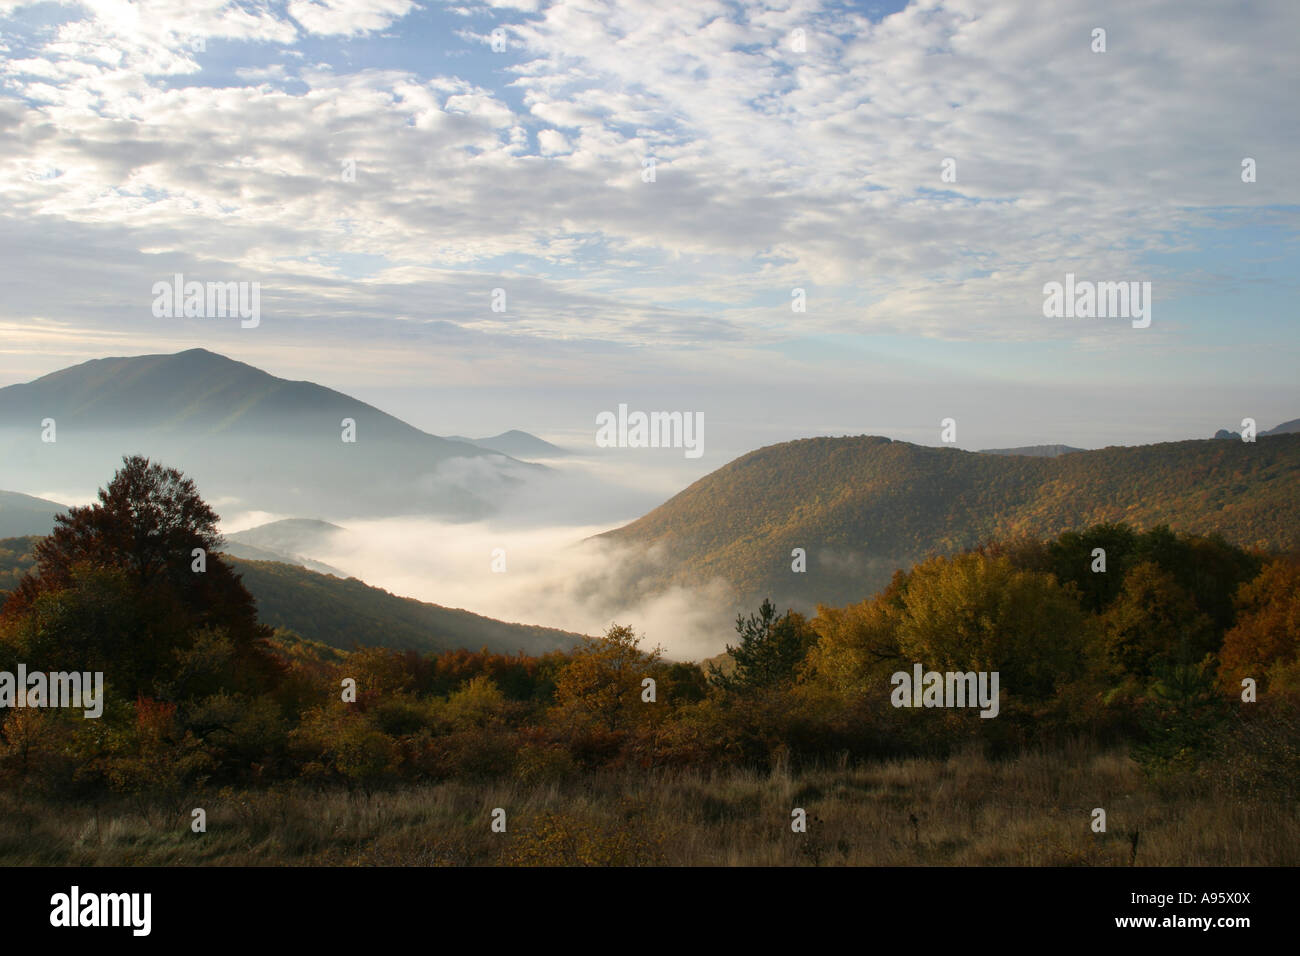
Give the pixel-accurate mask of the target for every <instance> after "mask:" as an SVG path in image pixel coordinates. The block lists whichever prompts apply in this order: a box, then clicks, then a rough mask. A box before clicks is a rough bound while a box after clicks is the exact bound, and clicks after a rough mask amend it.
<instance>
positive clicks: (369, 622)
mask: <svg viewBox="0 0 1300 956" xmlns="http://www.w3.org/2000/svg"><path fill="white" fill-rule="evenodd" d="M231 564H233V565H234V567H235V570H236V571H238V572H239V573H240V575H241V576H242V577H243V581H244V587H246V588H248V590H249V592H250V593H251V594H252V595H253V597H255V598H256V599H257V616H258V618H260V619H261V621H262V622H263V623H265V624H269V625H271V626H272V627H286V628H289V629H290V630H292V631H295V632H297V633H298V634H301V635H302V636H303V637H306V638H310V639H311V640H315V641H320V642H321V643H323V644H328V645H330V646H331V647H338V648H342V649H344V650H350V649H351V648H352V647H353V645H354V644H356V645H360V646H362V647H395V648H401V649H403V650H415V651H420V652H422V653H424V652H429V651H446V650H454V649H456V648H467V649H469V650H475V651H476V650H478V649H480V648H482V647H486V648H487V649H488V650H490V651H495V652H497V653H500V654H514V653H516V652H518V651H523V652H524V653H526V654H545V653H547V652H548V651H554V650H567V649H569V648H571V647H573V646H574V645H576V644H577V643H578V641H579V639H580V636H579V635H577V634H573V633H570V632H568V631H561V630H557V629H555V628H550V627H538V626H535V625H531V624H510V623H506V622H505V621H498V620H494V619H493V618H490V617H483V616H482V615H480V614H474V613H472V612H470V611H463V610H460V609H458V608H449V607H442V606H441V605H438V604H426V603H424V602H423V601H417V600H415V599H414V598H405V597H398V596H397V595H395V594H390V593H389V592H387V591H385V590H383V589H382V588H376V587H371V586H370V585H368V584H366V583H364V582H363V581H359V580H357V579H356V578H346V579H343V578H337V577H330V576H328V575H324V574H317V573H315V572H314V571H308V570H307V569H305V568H300V567H295V566H293V565H288V564H276V563H272V562H268V561H246V560H243V559H239V558H232V559H231Z"/></svg>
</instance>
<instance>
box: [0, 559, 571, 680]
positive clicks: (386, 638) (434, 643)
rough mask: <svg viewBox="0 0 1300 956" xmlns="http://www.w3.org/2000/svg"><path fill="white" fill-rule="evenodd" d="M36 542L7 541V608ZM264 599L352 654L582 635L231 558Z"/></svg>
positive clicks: (279, 619)
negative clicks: (359, 648)
mask: <svg viewBox="0 0 1300 956" xmlns="http://www.w3.org/2000/svg"><path fill="white" fill-rule="evenodd" d="M38 540H39V538H37V537H35V536H30V537H20V538H8V539H0V604H2V603H3V601H4V596H5V593H6V592H7V591H8V590H9V589H11V588H12V587H13V586H14V585H16V584H17V583H18V579H19V578H20V577H21V576H22V574H23V573H24V572H25V571H27V570H29V569H30V568H32V567H33V566H34V564H35V559H34V558H33V556H32V548H33V547H35V545H36V542H37V541H38ZM227 560H229V561H230V563H231V564H232V565H233V566H234V568H235V569H236V570H237V571H238V572H239V573H240V575H241V576H242V578H243V582H244V586H245V587H247V588H248V590H249V592H250V593H251V594H252V595H253V597H254V598H256V599H257V613H258V617H259V618H260V619H261V620H262V622H263V623H265V624H269V625H271V626H272V627H283V628H288V629H289V630H291V631H294V632H296V633H297V634H299V635H300V636H302V637H304V638H307V639H308V640H311V641H319V642H321V643H322V644H328V645H329V646H331V647H336V648H341V649H343V650H351V649H352V647H353V646H354V645H360V646H362V647H393V648H400V649H402V650H414V651H419V652H421V653H425V652H430V651H445V650H453V649H456V648H466V649H468V650H475V651H476V650H479V649H480V648H482V647H487V648H488V650H491V651H496V652H498V653H502V654H514V653H516V652H517V651H520V650H522V651H524V652H525V653H527V654H544V653H546V652H548V651H553V650H562V649H567V648H570V647H572V646H574V645H575V644H576V643H577V642H578V641H579V635H577V634H572V633H570V632H568V631H560V630H556V629H554V628H549V627H537V626H534V625H531V624H509V623H506V622H505V621H497V620H494V619H492V618H490V617H483V616H482V615H479V614H473V613H471V612H469V611H462V610H459V609H457V608H448V607H442V606H440V605H437V604H425V603H424V602H422V601H416V600H414V599H412V598H404V597H398V596H397V595H395V594H390V593H388V592H387V591H384V590H382V589H381V588H375V587H371V586H370V585H368V584H365V583H363V582H362V581H358V580H357V579H356V578H347V579H343V578H338V577H329V576H328V575H324V574H317V573H315V572H313V571H308V570H306V569H305V568H300V567H295V566H292V565H288V564H277V563H272V562H268V561H247V560H243V559H240V558H234V557H232V556H229V555H228V556H227Z"/></svg>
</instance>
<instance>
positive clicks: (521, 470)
mask: <svg viewBox="0 0 1300 956" xmlns="http://www.w3.org/2000/svg"><path fill="white" fill-rule="evenodd" d="M345 420H347V421H350V422H352V423H355V427H354V430H353V431H352V432H351V433H350V434H349V432H348V429H346V428H345V426H344V424H343V423H344V421H345ZM51 422H52V425H51V424H50V423H51ZM51 429H53V430H52V432H51ZM352 437H354V438H355V441H349V440H346V439H348V438H352ZM43 438H45V439H46V440H42V439H43ZM49 438H53V439H54V440H53V441H49V440H48V439H49ZM126 454H145V455H148V456H150V457H151V458H155V459H157V460H160V461H163V462H164V463H166V464H168V465H172V466H174V467H177V468H180V469H181V470H182V471H184V472H185V473H186V474H187V475H189V476H190V477H192V478H194V479H195V481H196V482H197V483H198V485H199V488H200V491H201V492H202V493H203V494H204V496H205V497H207V498H209V500H214V499H215V500H218V501H222V502H231V503H235V504H242V505H244V506H246V507H249V508H257V509H259V510H268V511H280V512H286V511H287V512H299V513H301V512H303V511H308V512H314V513H317V514H329V515H337V516H340V517H346V516H354V515H355V516H366V515H380V514H385V515H393V514H422V515H432V516H438V517H446V518H451V519H457V520H468V519H472V518H478V517H483V516H485V515H487V514H490V513H491V512H492V511H493V510H495V508H496V505H497V502H499V500H500V498H501V496H502V495H503V494H505V493H507V492H509V491H510V490H511V489H512V488H514V487H516V486H518V485H520V484H521V483H522V482H523V481H524V480H525V479H527V478H528V477H529V476H531V475H534V474H536V473H538V472H539V471H541V470H544V469H542V466H540V465H534V464H528V463H525V462H520V461H516V460H515V459H513V458H510V457H508V456H506V455H503V454H502V453H500V452H494V451H490V450H488V449H486V448H480V447H478V446H476V445H472V444H468V443H466V442H458V441H452V440H449V439H446V438H439V437H437V436H435V435H430V434H428V433H426V432H423V431H420V430H419V429H418V428H415V427H413V426H411V425H408V424H407V423H406V422H403V421H401V420H400V419H398V418H395V417H393V416H392V415H389V414H387V413H385V412H382V411H380V410H379V409H377V408H375V407H374V406H371V405H367V404H366V403H365V402H361V401H358V400H357V399H354V398H352V397H350V396H348V395H345V394H343V393H341V392H337V391H334V390H333V389H329V388H325V387H323V386H321V385H316V384H313V383H311V382H294V381H289V380H287V379H282V378H277V377H275V376H274V375H270V374H268V373H266V372H264V371H261V370H260V369H257V368H254V367H253V366H251V365H246V364H244V363H243V362H236V361H234V360H232V359H229V358H226V357H224V356H221V355H217V354H215V353H213V352H209V351H207V350H205V349H191V350H189V351H186V352H178V353H176V354H174V355H142V356H136V357H133V358H106V359H95V360H92V361H89V362H84V363H82V364H81V365H76V366H72V367H71V368H66V369H62V370H60V371H58V372H52V373H50V374H49V375H45V376H43V377H41V378H38V379H36V380H35V381H32V382H27V383H25V384H21V385H10V386H8V387H7V388H0V487H4V486H8V487H14V486H16V485H18V484H19V483H20V482H21V484H22V485H23V486H25V487H28V488H31V487H60V488H69V487H81V486H84V487H85V488H87V489H93V488H97V487H99V486H100V485H102V484H103V482H104V481H105V480H106V478H107V476H109V475H111V474H112V473H113V471H114V470H115V469H116V467H117V465H118V464H119V463H120V461H121V458H122V456H123V455H126ZM223 507H226V505H224V504H223Z"/></svg>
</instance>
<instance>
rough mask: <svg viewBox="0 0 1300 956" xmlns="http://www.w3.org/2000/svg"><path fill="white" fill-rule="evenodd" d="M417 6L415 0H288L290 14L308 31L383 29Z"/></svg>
mask: <svg viewBox="0 0 1300 956" xmlns="http://www.w3.org/2000/svg"><path fill="white" fill-rule="evenodd" d="M415 6H416V4H415V2H414V0H289V7H288V9H289V16H291V17H293V18H294V19H295V20H297V21H298V22H299V23H300V24H302V26H303V28H304V29H305V30H307V31H309V32H311V33H319V34H323V35H334V36H356V35H357V34H361V33H370V32H372V31H375V30H382V29H384V28H385V27H387V26H389V25H390V24H392V23H394V22H395V21H397V20H400V19H401V18H402V17H404V16H406V15H407V14H408V13H409V12H410V11H411V10H412V9H414V8H415Z"/></svg>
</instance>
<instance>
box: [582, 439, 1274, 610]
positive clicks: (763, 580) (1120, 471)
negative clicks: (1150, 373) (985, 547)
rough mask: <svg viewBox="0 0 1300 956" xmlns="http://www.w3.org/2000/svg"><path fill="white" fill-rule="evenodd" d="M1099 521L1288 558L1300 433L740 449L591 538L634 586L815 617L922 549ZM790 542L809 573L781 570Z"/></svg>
mask: <svg viewBox="0 0 1300 956" xmlns="http://www.w3.org/2000/svg"><path fill="white" fill-rule="evenodd" d="M1103 521H1126V522H1129V523H1131V524H1133V525H1135V526H1138V527H1143V528H1145V527H1151V526H1154V525H1157V524H1168V525H1170V526H1171V527H1172V528H1174V529H1175V530H1181V531H1186V532H1191V533H1197V534H1210V533H1218V534H1221V535H1223V536H1224V537H1225V538H1226V539H1228V540H1229V541H1230V542H1232V543H1235V544H1239V545H1243V546H1250V547H1262V548H1276V549H1283V550H1295V549H1298V548H1300V435H1294V434H1284V435H1276V436H1271V437H1268V438H1265V439H1263V440H1260V441H1258V442H1254V443H1243V442H1235V443H1234V442H1224V441H1214V440H1210V439H1205V440H1197V441H1182V442H1166V443H1163V444H1158V445H1143V446H1136V447H1110V448H1103V449H1098V450H1095V451H1079V452H1071V453H1070V454H1063V455H1059V456H1057V457H1050V458H1049V457H1032V456H1025V455H988V454H979V453H975V452H967V451H960V450H958V449H955V448H931V447H924V446H920V445H912V444H909V443H906V442H895V441H891V440H890V439H888V438H881V437H876V436H859V437H855V438H807V439H802V440H799V441H792V442H785V443H783V444H778V445H770V446H768V447H766V448H761V449H758V450H757V451H754V452H750V453H749V454H747V455H743V456H742V457H740V458H738V459H736V460H735V461H732V462H731V463H730V464H728V465H725V466H723V467H722V468H720V469H718V470H717V471H714V472H712V473H711V474H709V475H706V476H705V477H703V478H701V479H700V480H699V481H696V482H695V483H694V484H692V485H691V486H690V487H688V488H687V489H685V490H684V491H682V492H681V493H679V494H678V495H676V496H675V497H673V498H672V499H670V500H669V501H668V502H666V503H665V504H663V505H661V506H660V507H658V508H656V509H654V510H653V511H651V512H649V513H648V514H646V515H645V516H643V517H642V518H639V519H638V520H636V521H633V522H631V523H630V524H628V525H625V526H624V527H622V528H618V529H616V530H614V531H611V532H607V533H606V534H605V535H602V536H600V537H601V538H602V539H604V540H607V541H609V542H611V543H614V544H621V545H627V546H631V547H634V548H640V549H643V550H645V551H646V553H647V554H652V553H658V554H659V555H660V556H661V558H662V561H663V563H662V566H661V568H660V570H658V571H656V572H652V573H649V574H644V575H643V576H642V577H641V579H640V580H636V581H628V582H625V587H626V588H627V589H629V590H635V591H637V593H639V592H640V591H641V590H662V589H666V588H668V587H670V586H672V585H685V586H690V585H697V584H701V583H704V582H706V581H708V580H710V579H713V578H720V579H722V580H724V581H726V582H728V583H730V584H731V586H732V587H733V588H734V589H735V592H736V594H737V601H738V605H739V606H740V607H745V606H750V605H752V604H753V603H754V602H755V601H756V600H758V599H761V598H762V597H764V596H771V597H772V598H773V599H774V600H777V601H778V602H784V603H786V604H787V605H788V606H795V607H802V608H806V609H811V608H812V606H813V605H815V604H816V603H817V602H819V601H821V602H826V603H836V604H837V603H844V602H848V601H855V600H861V599H863V598H865V597H867V596H869V595H870V594H872V593H874V592H875V591H877V590H879V588H881V587H882V586H883V585H884V584H886V583H888V580H889V578H890V576H891V575H892V574H893V572H894V570H895V569H897V568H906V567H910V566H911V565H912V564H914V563H915V562H916V561H918V560H920V559H922V558H924V557H925V556H926V555H927V554H931V553H936V552H940V553H950V552H955V551H959V550H962V549H964V548H968V547H971V546H974V545H977V544H979V543H980V542H982V541H987V540H996V539H1007V538H1012V537H1015V536H1017V535H1019V534H1031V535H1036V536H1040V537H1044V538H1045V537H1052V536H1055V535H1057V534H1059V533H1061V532H1062V531H1067V530H1074V529H1078V528H1083V527H1086V526H1088V525H1091V524H1094V523H1098V522H1103ZM797 548H802V549H804V552H805V554H806V561H807V570H806V572H804V573H796V572H794V571H793V570H792V564H793V563H794V562H795V561H796V560H797V558H796V557H795V556H793V555H792V552H793V551H794V549H797Z"/></svg>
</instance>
